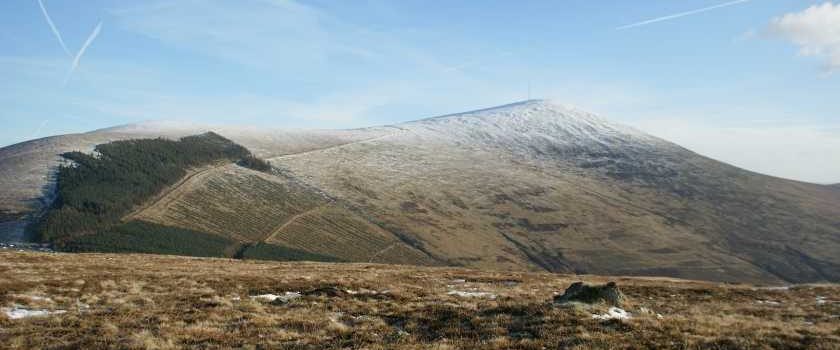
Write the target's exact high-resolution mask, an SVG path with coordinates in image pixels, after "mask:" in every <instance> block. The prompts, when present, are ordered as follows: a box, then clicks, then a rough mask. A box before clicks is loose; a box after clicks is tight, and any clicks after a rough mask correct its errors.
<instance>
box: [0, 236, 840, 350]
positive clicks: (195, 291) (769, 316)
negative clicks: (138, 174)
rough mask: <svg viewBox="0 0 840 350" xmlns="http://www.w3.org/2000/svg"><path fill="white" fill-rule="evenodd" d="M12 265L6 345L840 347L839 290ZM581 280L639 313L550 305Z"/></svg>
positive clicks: (150, 264) (302, 268)
mask: <svg viewBox="0 0 840 350" xmlns="http://www.w3.org/2000/svg"><path fill="white" fill-rule="evenodd" d="M0 272H2V274H3V279H1V280H0V339H3V343H2V345H0V346H2V347H3V348H8V349H32V348H39V349H57V348H85V349H94V348H95V349H99V348H121V349H150V348H156V349H174V348H195V349H221V348H284V349H324V348H336V349H337V348H354V349H356V348H369V349H421V348H422V349H426V348H430V349H541V348H546V349H558V348H581V349H640V348H657V349H659V348H665V349H756V348H762V349H763V348H775V349H806V348H807V349H836V348H837V347H838V346H840V328H838V323H837V320H836V318H837V315H838V314H840V301H839V300H840V288H838V287H837V286H836V285H799V286H790V287H782V288H778V287H776V288H762V287H753V286H749V285H731V284H715V283H708V282H697V281H686V280H676V279H665V278H631V277H604V276H573V275H558V274H546V273H524V272H516V273H500V272H493V271H486V270H470V269H462V268H428V267H411V266H396V265H374V264H323V263H276V262H253V261H232V260H229V259H206V258H185V257H172V256H154V255H135V254H119V255H113V254H42V253H17V252H8V251H6V252H2V251H0ZM577 281H585V282H587V283H598V284H601V283H605V282H607V281H615V282H617V284H618V286H619V288H620V289H621V291H622V292H623V293H624V294H625V295H626V296H627V300H626V301H625V302H624V304H623V305H622V310H624V311H626V312H627V313H629V317H628V318H625V319H621V320H619V319H607V320H600V319H597V318H596V316H598V317H602V315H609V311H608V306H607V305H604V304H594V305H588V304H572V305H565V306H563V305H555V304H552V298H553V297H554V296H555V293H562V292H563V290H564V289H566V288H567V287H568V286H569V285H570V284H571V283H573V282H577ZM275 298H276V299H275ZM272 299H274V301H271V300H272ZM12 316H13V317H15V318H12ZM33 335H37V336H33Z"/></svg>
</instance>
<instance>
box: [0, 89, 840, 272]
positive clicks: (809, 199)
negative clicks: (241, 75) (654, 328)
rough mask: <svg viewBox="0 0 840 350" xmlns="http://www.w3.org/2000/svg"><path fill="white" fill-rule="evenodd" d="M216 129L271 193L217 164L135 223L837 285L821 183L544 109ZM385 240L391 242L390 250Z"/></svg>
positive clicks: (839, 203) (444, 254) (520, 263)
mask: <svg viewBox="0 0 840 350" xmlns="http://www.w3.org/2000/svg"><path fill="white" fill-rule="evenodd" d="M122 130H127V129H122ZM114 131H115V129H110V130H109V131H104V132H103V131H99V133H104V134H105V135H112V133H113V132H114ZM272 132H273V131H272ZM219 133H220V134H222V135H223V136H225V137H228V138H230V139H232V140H234V141H237V142H238V143H241V144H243V145H245V146H246V147H248V148H249V149H251V148H252V146H253V147H254V148H256V149H257V150H258V151H255V152H254V153H256V154H257V155H260V156H263V157H266V158H269V160H270V161H271V162H272V165H273V166H274V167H275V168H276V169H277V173H276V174H274V175H270V176H276V177H277V178H278V180H277V181H276V182H277V183H278V184H279V185H278V186H281V187H277V188H276V189H272V188H274V187H271V186H274V185H271V186H269V187H265V186H264V185H259V186H258V187H254V186H257V184H258V183H259V182H255V181H256V180H254V178H253V177H252V176H251V175H249V173H248V172H243V171H240V170H237V169H236V168H230V169H228V170H225V171H221V172H217V173H214V175H213V176H207V177H206V178H203V179H201V181H196V182H194V183H193V184H192V185H191V186H190V187H185V188H183V189H182V190H181V191H179V192H178V193H179V194H178V195H177V196H176V195H172V196H168V195H167V196H166V198H165V200H164V202H165V203H168V204H167V205H165V206H158V207H156V209H155V210H154V211H149V212H146V213H145V214H144V215H143V220H146V221H148V222H153V223H156V224H161V225H174V227H177V228H179V229H183V230H197V231H202V232H204V231H206V230H210V231H211V232H216V234H225V233H226V232H231V233H237V234H241V235H243V237H253V239H258V238H259V237H267V236H266V234H267V233H266V232H270V231H278V230H279V231H282V232H281V233H278V234H275V233H276V232H271V236H268V237H269V238H270V239H271V241H272V242H273V243H275V244H278V245H281V246H284V247H289V248H292V249H296V250H298V251H301V252H305V253H308V254H322V255H323V254H326V253H328V254H327V255H333V256H335V254H343V255H342V259H344V260H347V261H366V260H365V259H368V258H370V257H371V256H374V257H376V258H377V259H381V260H378V261H381V262H395V261H397V260H396V259H399V257H400V256H401V255H406V254H408V253H407V252H417V251H419V252H422V253H423V254H425V255H427V256H428V257H430V258H431V259H432V260H433V261H435V262H437V263H441V264H445V265H454V266H467V267H473V268H487V269H499V270H547V271H552V272H577V273H596V274H625V275H665V276H672V277H680V278H695V279H706V280H721V281H743V282H763V283H767V282H772V283H780V282H803V281H825V280H828V281H837V280H840V260H839V259H838V258H836V257H835V256H834V255H836V254H835V253H836V251H838V249H840V248H838V247H840V232H838V231H840V220H838V219H837V218H840V209H836V208H840V193H838V191H835V190H834V189H833V188H832V187H828V186H822V185H815V184H809V183H804V182H796V181H792V180H785V179H780V178H774V177H769V176H765V175H761V174H758V173H753V172H750V171H747V170H744V169H740V168H737V167H734V166H731V165H728V164H725V163H721V162H718V161H715V160H713V159H710V158H707V157H703V156H701V155H698V154H696V153H694V152H691V151H689V150H687V149H685V148H683V147H681V146H679V145H676V144H673V143H670V142H668V141H665V140H662V139H660V138H657V137H654V136H650V135H647V134H645V133H643V132H640V131H638V130H635V129H633V128H630V127H625V126H623V125H620V124H616V123H612V122H610V121H607V120H605V119H603V118H600V117H597V116H595V115H593V114H591V113H587V112H584V111H580V110H577V109H574V108H569V107H564V106H561V105H558V104H555V103H552V102H547V101H543V100H529V101H522V102H518V103H514V104H508V105H504V106H500V107H495V108H487V109H481V110H476V111H471V112H464V113H457V114H449V115H444V116H439V117H432V118H426V119H421V120H417V121H412V122H406V123H400V124H396V125H391V126H385V127H378V128H368V129H358V130H351V131H345V132H341V131H324V132H320V133H319V132H300V133H298V134H294V133H292V132H287V133H284V134H279V135H278V134H271V132H266V133H265V134H260V135H253V134H252V135H245V134H239V136H238V137H237V135H236V133H235V132H233V134H234V136H230V135H227V134H225V131H224V130H222V131H220V132H219ZM92 135H99V136H101V134H96V133H94V134H92ZM133 135H137V134H133ZM286 136H288V137H290V139H282V138H283V137H286ZM100 138H102V137H100ZM281 139H282V140H281ZM301 140H303V141H301ZM252 150H253V149H252ZM31 151H32V152H35V153H38V152H42V153H44V151H43V150H41V151H39V150H38V149H31ZM3 152H5V149H0V155H2V154H3ZM3 159H4V158H3V157H0V163H2V162H3ZM35 165H38V164H35ZM38 171H45V170H43V169H40V168H39V169H38ZM3 189H4V192H7V191H6V190H7V189H8V188H7V187H6V186H5V185H4V187H3ZM290 190H291V192H289V191H290ZM266 191H267V192H266ZM278 191H279V192H278ZM260 193H277V194H280V193H286V194H282V196H286V197H282V198H288V199H287V200H284V201H285V202H288V203H286V204H283V202H266V203H267V204H266V206H265V209H266V210H270V211H271V213H272V214H270V215H268V216H265V217H277V218H288V220H287V221H285V222H275V221H276V220H275V221H271V220H269V221H266V220H264V219H263V216H254V215H253V213H250V212H247V211H239V210H244V209H243V208H246V207H249V205H247V204H242V203H262V202H264V201H265V198H263V197H260V196H261V195H260ZM0 196H7V194H6V193H3V194H0ZM275 196H276V195H275ZM319 196H324V198H330V199H329V201H327V202H323V203H322V202H319V201H315V202H313V198H318V197H319ZM7 197H8V196H7ZM211 198H212V199H211ZM237 198H238V199H237ZM294 198H298V199H294ZM233 199H236V200H233ZM210 203H213V205H209V204H210ZM226 203H227V204H228V205H230V207H226V206H225V205H226ZM233 203H240V204H236V206H239V207H240V208H239V209H237V207H236V206H234V204H233ZM329 203H333V204H329ZM287 204H288V205H287ZM289 205H291V206H289ZM324 205H326V206H325V207H323V208H318V206H324ZM249 210H251V209H249ZM198 218H203V219H200V220H199V219H198ZM209 223H212V224H213V225H215V226H212V227H208V226H207V224H209ZM234 231H236V232H234ZM240 231H241V232H240ZM376 237H380V238H376ZM389 237H390V238H389ZM368 238H370V240H369V239H368ZM266 239H268V238H266ZM393 239H397V240H399V241H401V242H402V244H404V245H405V246H402V245H401V247H403V248H400V250H399V251H397V252H393V251H392V250H389V249H390V248H389V247H390V244H392V243H388V242H395V241H393ZM324 242H341V243H337V244H338V245H341V246H348V247H353V248H352V249H346V251H341V250H336V249H334V247H332V246H330V245H325V244H324ZM383 251H384V252H385V253H386V254H385V255H386V256H377V255H376V254H377V252H383ZM411 254H414V253H411ZM409 255H410V254H409ZM421 260H422V258H421V256H420V255H414V258H411V259H408V260H401V261H400V263H415V262H419V261H421Z"/></svg>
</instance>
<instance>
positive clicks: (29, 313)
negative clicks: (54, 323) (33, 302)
mask: <svg viewBox="0 0 840 350" xmlns="http://www.w3.org/2000/svg"><path fill="white" fill-rule="evenodd" d="M66 312H67V311H65V310H55V311H49V310H42V309H26V308H22V307H19V306H15V307H13V308H3V313H4V314H5V315H6V317H8V318H9V319H12V320H19V319H22V318H28V317H42V316H49V315H60V314H63V313H66Z"/></svg>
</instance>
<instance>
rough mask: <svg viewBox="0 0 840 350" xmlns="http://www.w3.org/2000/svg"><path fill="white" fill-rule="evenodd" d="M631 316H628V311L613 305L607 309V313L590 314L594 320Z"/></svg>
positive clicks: (621, 318)
mask: <svg viewBox="0 0 840 350" xmlns="http://www.w3.org/2000/svg"><path fill="white" fill-rule="evenodd" d="M631 317H632V316H630V313H629V312H627V311H624V309H620V308H617V307H615V306H613V307H610V309H609V310H607V313H604V314H600V315H592V318H594V319H596V320H629V319H630V318H631Z"/></svg>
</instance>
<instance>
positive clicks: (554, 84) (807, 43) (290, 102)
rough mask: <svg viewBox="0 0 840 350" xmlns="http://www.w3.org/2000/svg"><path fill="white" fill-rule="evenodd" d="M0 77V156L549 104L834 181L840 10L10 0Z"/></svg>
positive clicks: (792, 1)
mask: <svg viewBox="0 0 840 350" xmlns="http://www.w3.org/2000/svg"><path fill="white" fill-rule="evenodd" d="M42 5H43V6H42ZM0 81H2V83H0V104H2V106H3V107H4V108H3V109H2V110H0V123H2V125H3V128H0V146H5V145H10V144H14V143H17V142H21V141H25V140H29V139H33V138H38V137H45V136H49V135H57V134H65V133H73V132H84V131H90V130H93V129H97V128H104V127H109V126H114V125H119V124H126V123H133V122H140V121H145V120H181V121H191V122H200V123H209V124H244V125H253V126H265V127H277V128H353V127H365V126H374V125H382V124H391V123H397V122H402V121H409V120H415V119H419V118H424V117H431V116H436V115H443V114H449V113H455V112H461V111H467V110H473V109H477V108H482V107H490V106H495V105H502V104H506V103H511V102H515V101H520V100H525V99H529V98H545V99H551V100H554V101H557V102H560V103H563V104H568V105H574V106H576V107H578V108H582V109H585V110H588V111H591V112H594V113H597V114H600V115H602V116H603V117H605V118H608V119H611V120H614V121H617V122H620V123H624V124H628V125H631V126H635V127H637V128H639V129H641V130H644V131H647V132H649V133H652V134H654V135H657V136H660V137H663V138H665V139H668V140H670V141H674V142H676V143H679V144H681V145H683V146H685V147H687V148H689V149H692V150H694V151H697V152H699V153H701V154H704V155H707V156H710V157H712V158H715V159H719V160H722V161H726V162H729V163H731V164H734V165H737V166H741V167H744V168H747V169H749V170H753V171H758V172H761V173H765V174H770V175H775V176H780V177H785V178H792V179H798V180H802V181H809V182H817V183H835V182H840V101H838V99H840V2H837V1H800V0H751V1H750V0H740V1H725V0H680V1H675V0H646V1H624V0H621V1H589V0H572V1H438V0H433V1H429V0H425V1H415V0H399V1H397V0H393V1H384V0H368V1H366V0H358V1H337V0H336V1H322V0H313V1H282V0H229V1H221V0H219V1H211V0H160V1H157V0H150V1H142V2H140V1H124V0H87V1H76V0H41V1H40V2H39V1H38V0H4V1H0Z"/></svg>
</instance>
